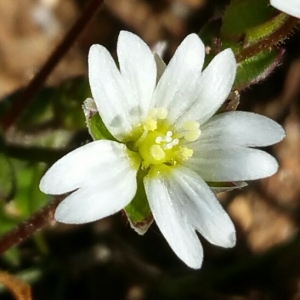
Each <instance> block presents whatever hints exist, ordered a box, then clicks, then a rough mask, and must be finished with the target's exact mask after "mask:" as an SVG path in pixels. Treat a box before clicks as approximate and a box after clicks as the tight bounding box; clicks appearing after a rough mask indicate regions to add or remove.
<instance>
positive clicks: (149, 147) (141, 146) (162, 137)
mask: <svg viewBox="0 0 300 300" xmlns="http://www.w3.org/2000/svg"><path fill="white" fill-rule="evenodd" d="M167 114H168V112H167V110H166V109H165V108H163V107H160V108H156V109H153V110H152V111H151V113H150V114H149V116H148V117H147V118H146V120H145V121H144V122H143V124H142V128H143V133H142V135H141V136H140V137H139V138H138V139H137V140H136V141H135V143H134V148H135V149H136V151H138V152H139V154H140V155H141V157H142V168H144V169H146V168H148V167H150V166H151V165H160V164H166V165H170V166H173V165H176V164H177V163H181V162H182V161H185V160H187V159H189V158H190V157H192V156H193V150H192V149H191V148H189V147H187V146H186V142H192V141H195V140H197V139H198V138H199V136H200V134H201V131H200V129H199V123H198V122H196V121H188V122H186V123H185V124H184V126H183V128H182V130H181V131H178V130H175V129H174V128H173V127H172V126H170V125H168V123H167V122H166V117H167Z"/></svg>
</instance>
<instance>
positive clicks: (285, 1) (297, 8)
mask: <svg viewBox="0 0 300 300" xmlns="http://www.w3.org/2000/svg"><path fill="white" fill-rule="evenodd" d="M270 2H271V5H272V6H274V7H275V8H277V9H278V10H281V11H283V12H284V13H286V14H288V15H291V16H293V17H296V18H300V0H271V1H270Z"/></svg>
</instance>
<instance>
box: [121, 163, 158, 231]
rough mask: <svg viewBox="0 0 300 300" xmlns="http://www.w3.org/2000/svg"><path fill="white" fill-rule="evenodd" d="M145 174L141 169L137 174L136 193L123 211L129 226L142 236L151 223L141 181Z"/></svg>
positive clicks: (151, 218)
mask: <svg viewBox="0 0 300 300" xmlns="http://www.w3.org/2000/svg"><path fill="white" fill-rule="evenodd" d="M145 175H146V172H145V171H144V170H142V169H139V170H138V173H137V192H136V194H135V196H134V198H133V199H132V201H131V202H130V203H129V204H128V205H127V206H126V207H125V209H124V211H125V213H126V216H127V218H128V221H129V223H130V226H131V227H132V228H133V229H134V230H135V231H136V232H137V233H138V234H141V235H142V234H144V233H146V231H147V230H148V228H149V227H150V226H151V224H152V222H153V216H152V213H151V210H150V207H149V203H148V200H147V196H146V192H145V188H144V183H143V179H144V177H145Z"/></svg>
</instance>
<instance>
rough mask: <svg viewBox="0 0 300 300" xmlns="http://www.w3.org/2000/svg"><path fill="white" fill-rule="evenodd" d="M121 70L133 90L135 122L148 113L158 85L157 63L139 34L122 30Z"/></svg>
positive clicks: (132, 112)
mask: <svg viewBox="0 0 300 300" xmlns="http://www.w3.org/2000/svg"><path fill="white" fill-rule="evenodd" d="M117 52H118V60H119V64H120V72H121V74H122V76H123V77H124V79H125V80H126V81H127V83H128V86H129V89H130V90H131V91H132V94H131V97H133V98H132V99H131V101H132V102H135V105H134V106H133V107H132V108H131V110H130V111H129V114H130V117H131V118H132V119H133V120H134V123H140V122H141V121H143V119H144V118H146V116H147V115H148V112H149V105H150V101H151V99H152V94H153V91H154V88H155V85H156V76H157V72H156V63H155V60H154V55H153V53H152V51H151V50H150V48H149V47H148V46H147V45H146V44H145V43H144V41H142V40H141V39H140V38H139V37H138V36H137V35H135V34H133V33H131V32H128V31H121V32H120V35H119V39H118V44H117Z"/></svg>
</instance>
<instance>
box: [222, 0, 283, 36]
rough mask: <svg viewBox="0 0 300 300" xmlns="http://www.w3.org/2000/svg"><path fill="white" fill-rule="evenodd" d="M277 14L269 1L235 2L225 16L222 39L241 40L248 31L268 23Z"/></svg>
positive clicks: (237, 0) (228, 8) (230, 5)
mask: <svg viewBox="0 0 300 300" xmlns="http://www.w3.org/2000/svg"><path fill="white" fill-rule="evenodd" d="M276 12H277V11H276V10H275V9H274V8H273V7H272V6H271V5H270V1H269V0H233V1H231V3H230V4H229V5H228V6H227V8H226V10H225V13H224V16H223V25H222V29H221V37H222V38H224V37H226V39H236V38H239V37H240V36H241V35H243V34H245V32H246V31H247V30H249V29H251V28H253V27H256V26H259V25H261V24H262V23H265V22H266V21H268V20H269V19H270V18H272V17H273V16H274V15H275V14H276Z"/></svg>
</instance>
